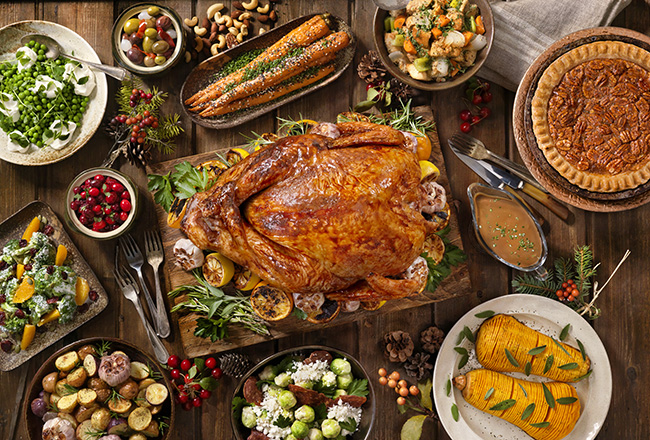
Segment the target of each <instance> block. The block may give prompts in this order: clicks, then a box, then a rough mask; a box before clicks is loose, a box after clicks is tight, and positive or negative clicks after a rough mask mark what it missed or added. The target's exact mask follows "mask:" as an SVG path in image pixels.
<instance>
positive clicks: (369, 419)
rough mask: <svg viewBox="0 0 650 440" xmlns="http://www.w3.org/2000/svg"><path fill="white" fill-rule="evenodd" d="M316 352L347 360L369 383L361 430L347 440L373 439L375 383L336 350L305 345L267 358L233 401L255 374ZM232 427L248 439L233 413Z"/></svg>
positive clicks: (237, 391)
mask: <svg viewBox="0 0 650 440" xmlns="http://www.w3.org/2000/svg"><path fill="white" fill-rule="evenodd" d="M316 350H325V351H327V352H329V353H330V354H332V355H335V356H339V357H343V358H345V359H347V360H348V361H349V362H350V364H351V365H352V375H353V376H354V377H355V378H359V379H366V380H367V381H368V396H367V399H368V400H367V401H366V403H365V404H364V405H363V407H362V409H363V413H362V414H361V423H360V424H359V429H358V430H357V431H356V432H355V433H354V435H352V436H349V437H346V438H350V439H351V440H369V439H370V438H373V437H371V436H370V434H371V431H372V426H373V424H374V422H375V410H376V408H375V391H374V389H373V387H372V382H373V381H372V379H371V378H370V377H369V376H368V373H367V372H366V370H365V369H364V368H363V366H362V365H361V363H360V362H359V361H358V360H356V359H355V358H354V357H352V356H350V355H349V354H347V353H346V352H344V351H341V350H339V349H336V348H332V347H325V346H323V345H305V346H301V347H295V348H290V349H287V350H283V351H280V352H278V353H275V354H273V355H271V356H269V357H267V358H266V359H264V360H263V361H261V362H260V363H258V364H257V365H255V366H254V367H253V368H251V369H250V370H248V372H247V373H246V374H244V376H243V377H242V378H241V380H240V381H239V384H238V385H237V388H235V392H234V393H233V395H232V397H233V399H234V398H235V397H236V396H241V392H242V388H243V386H244V382H246V379H248V378H249V377H250V376H252V375H253V374H259V373H260V372H261V371H262V370H263V369H264V367H266V366H267V365H270V364H273V363H277V362H280V360H281V359H282V358H284V357H285V356H289V355H297V356H301V357H307V356H309V355H310V354H311V353H312V352H314V351H316ZM230 425H231V426H232V432H233V433H234V435H235V439H236V440H246V438H247V437H248V433H247V432H248V431H250V430H249V429H247V428H244V427H243V425H242V424H241V421H240V420H235V418H234V416H233V413H232V412H231V413H230Z"/></svg>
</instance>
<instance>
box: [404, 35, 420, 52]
mask: <svg viewBox="0 0 650 440" xmlns="http://www.w3.org/2000/svg"><path fill="white" fill-rule="evenodd" d="M404 50H405V51H406V53H410V54H412V55H415V54H416V53H418V51H417V50H415V46H413V43H412V42H411V40H410V39H409V38H407V39H405V40H404Z"/></svg>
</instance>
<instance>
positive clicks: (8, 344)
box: [0, 339, 14, 353]
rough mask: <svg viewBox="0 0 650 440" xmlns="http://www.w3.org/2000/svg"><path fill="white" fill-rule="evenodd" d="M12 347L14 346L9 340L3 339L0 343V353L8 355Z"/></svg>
mask: <svg viewBox="0 0 650 440" xmlns="http://www.w3.org/2000/svg"><path fill="white" fill-rule="evenodd" d="M13 346H14V344H13V343H12V342H11V341H10V340H9V339H5V340H4V341H2V342H0V348H2V351H4V352H5V353H9V352H10V351H11V349H12V348H13Z"/></svg>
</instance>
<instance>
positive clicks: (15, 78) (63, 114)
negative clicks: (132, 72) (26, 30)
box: [0, 41, 95, 154]
mask: <svg viewBox="0 0 650 440" xmlns="http://www.w3.org/2000/svg"><path fill="white" fill-rule="evenodd" d="M46 52H47V47H46V46H45V45H42V44H39V43H36V42H34V41H30V42H29V43H28V44H27V45H26V46H23V47H21V48H19V49H18V50H17V51H16V52H15V53H14V54H12V55H11V57H10V58H9V59H7V60H5V61H3V62H2V63H1V64H0V128H1V129H2V131H4V132H5V133H6V134H7V137H8V142H7V144H6V146H5V148H6V149H7V150H8V151H11V152H16V153H24V154H28V153H31V152H34V151H38V150H40V149H42V148H53V149H55V150H60V149H62V148H63V147H65V146H66V145H67V144H68V143H69V142H70V140H71V138H72V136H73V134H74V132H75V130H76V129H77V127H78V126H79V124H80V123H81V120H82V118H83V114H84V112H85V111H86V108H87V106H88V102H89V99H90V98H89V96H90V94H91V93H92V91H93V90H94V88H95V76H94V74H93V72H92V71H91V70H90V69H89V68H88V67H87V66H85V65H83V64H80V63H78V62H76V61H72V60H68V59H66V58H64V57H62V56H59V57H58V58H56V59H48V58H46V56H45V53H46Z"/></svg>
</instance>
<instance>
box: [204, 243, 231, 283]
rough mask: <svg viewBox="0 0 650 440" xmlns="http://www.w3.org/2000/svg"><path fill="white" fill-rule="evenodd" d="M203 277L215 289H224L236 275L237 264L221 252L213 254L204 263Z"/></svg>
mask: <svg viewBox="0 0 650 440" xmlns="http://www.w3.org/2000/svg"><path fill="white" fill-rule="evenodd" d="M202 270H203V276H204V277H205V280H206V281H207V282H208V283H210V285H212V286H214V287H222V286H225V285H226V284H228V283H229V282H230V280H231V279H232V277H233V275H235V264H234V263H233V262H232V261H230V259H228V258H226V257H224V256H223V255H221V254H220V253H219V252H213V253H211V254H210V255H208V256H207V257H205V261H204V262H203V269H202Z"/></svg>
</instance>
